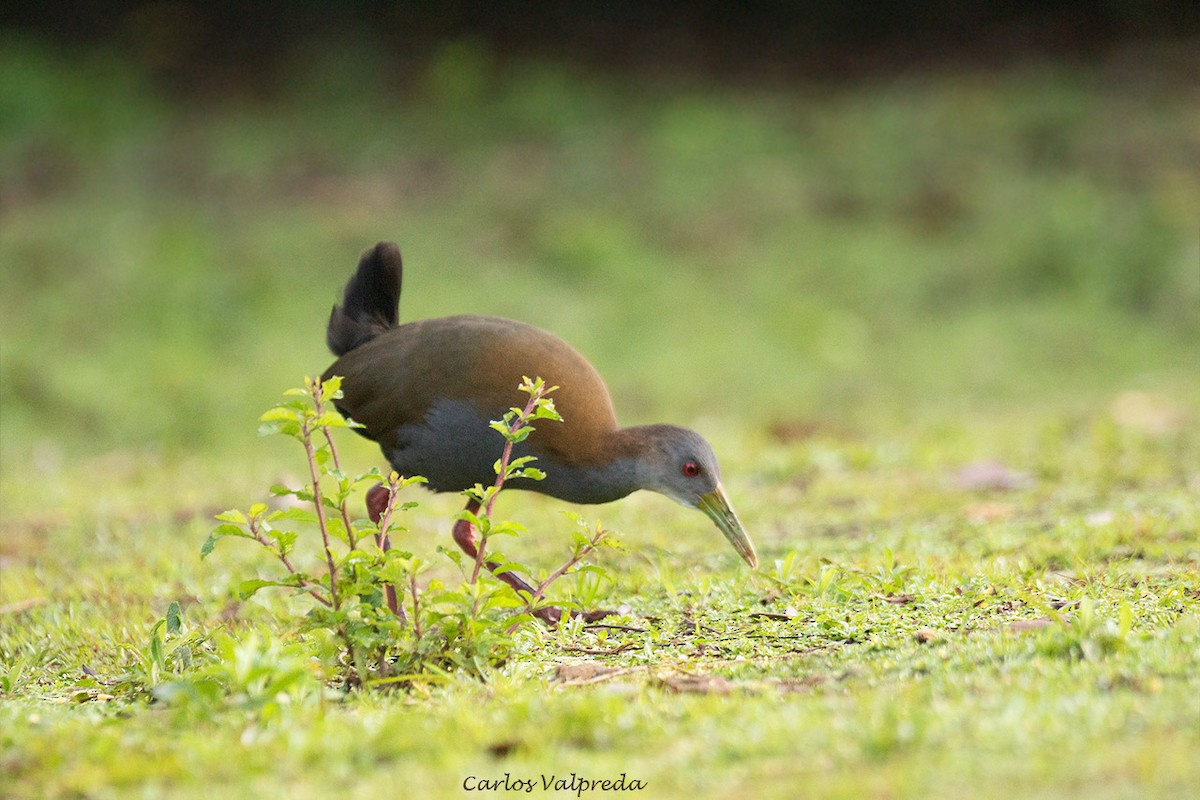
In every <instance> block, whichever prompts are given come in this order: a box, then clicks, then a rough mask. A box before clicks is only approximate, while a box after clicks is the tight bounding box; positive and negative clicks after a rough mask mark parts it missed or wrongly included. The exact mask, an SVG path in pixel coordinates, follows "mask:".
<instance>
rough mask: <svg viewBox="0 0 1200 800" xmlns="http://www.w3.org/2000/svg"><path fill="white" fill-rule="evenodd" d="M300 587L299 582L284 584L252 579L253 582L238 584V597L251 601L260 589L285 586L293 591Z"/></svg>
mask: <svg viewBox="0 0 1200 800" xmlns="http://www.w3.org/2000/svg"><path fill="white" fill-rule="evenodd" d="M298 585H299V583H298V582H296V581H292V582H283V581H265V580H261V579H258V578H255V579H252V580H248V581H242V582H241V583H239V584H238V595H239V596H240V597H241V599H243V600H249V599H250V598H251V597H252V596H254V594H255V593H256V592H257V591H258V590H259V589H264V588H266V587H268V586H283V587H286V588H292V589H294V588H296V587H297V586H298Z"/></svg>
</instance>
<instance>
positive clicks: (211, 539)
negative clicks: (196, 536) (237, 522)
mask: <svg viewBox="0 0 1200 800" xmlns="http://www.w3.org/2000/svg"><path fill="white" fill-rule="evenodd" d="M218 538H220V537H218V536H216V535H214V534H211V533H210V534H209V535H208V538H207V539H205V540H204V544H202V545H200V560H201V561H203V560H204V559H206V558H208V554H209V553H211V552H212V551H213V548H214V547H216V546H217V539H218Z"/></svg>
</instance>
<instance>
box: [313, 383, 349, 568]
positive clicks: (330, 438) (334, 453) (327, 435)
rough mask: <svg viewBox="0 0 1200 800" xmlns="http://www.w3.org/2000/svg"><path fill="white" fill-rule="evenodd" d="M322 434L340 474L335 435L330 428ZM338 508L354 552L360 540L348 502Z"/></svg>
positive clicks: (318, 411) (339, 504)
mask: <svg viewBox="0 0 1200 800" xmlns="http://www.w3.org/2000/svg"><path fill="white" fill-rule="evenodd" d="M317 413H318V414H320V413H321V403H320V402H319V401H318V403H317ZM321 433H322V434H324V436H325V443H326V444H328V445H329V457H330V458H331V459H332V460H333V468H334V469H335V470H337V471H338V472H341V471H342V463H341V461H339V460H338V452H337V448H336V447H334V446H333V435H332V434H331V433H330V432H329V428H322V429H321ZM338 508H339V509H340V510H341V512H342V524H344V525H345V526H346V538H347V539H348V540H349V542H350V549H351V550H354V549H355V548H357V547H358V540H356V539H355V538H354V527H353V526H352V525H351V524H350V509H348V508H347V507H346V501H345V500H343V501H342V502H340V503H338Z"/></svg>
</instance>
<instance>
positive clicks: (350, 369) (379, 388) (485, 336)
mask: <svg viewBox="0 0 1200 800" xmlns="http://www.w3.org/2000/svg"><path fill="white" fill-rule="evenodd" d="M402 280H403V262H402V259H401V255H400V249H399V247H398V246H397V245H396V244H395V243H392V242H380V243H378V244H376V245H375V246H374V247H372V248H370V249H368V250H367V251H366V252H364V253H363V255H362V257H361V259H360V260H359V263H358V269H357V270H356V271H355V273H354V275H353V276H352V277H351V278H350V280H349V282H347V284H346V286H345V290H344V291H343V294H342V300H341V302H340V303H338V304H335V305H334V307H333V310H332V312H331V313H330V316H329V323H328V326H327V328H326V343H327V345H328V347H329V349H330V350H331V351H332V353H333V354H334V355H335V356H337V360H335V361H334V362H333V364H332V365H330V367H329V368H328V369H327V370H326V371H325V373H324V374H323V376H322V380H328V379H329V378H330V377H332V376H340V377H341V379H342V383H341V391H342V397H341V398H340V399H338V400H336V407H337V409H338V411H339V412H341V414H342V415H343V416H345V417H348V418H350V419H352V420H353V421H354V422H355V423H357V424H358V425H359V426H360V427H356V428H354V430H355V431H356V432H358V433H359V434H361V435H363V436H365V437H367V438H368V439H370V440H372V441H374V442H376V443H377V444H378V445H379V447H380V450H381V451H382V453H383V456H384V457H385V458H386V459H387V461H388V462H389V463H390V464H391V466H392V468H393V469H395V470H396V472H397V473H399V474H401V475H405V476H415V475H420V476H422V477H424V478H425V479H426V484H425V485H426V488H428V489H431V490H433V491H435V492H462V491H464V490H467V489H470V488H472V487H474V486H475V485H476V484H481V485H483V486H489V485H491V484H492V483H493V482H494V481H495V478H496V471H495V465H496V462H497V460H498V459H499V458H500V455H501V452H502V450H503V448H504V444H505V439H504V437H503V436H502V435H501V434H500V433H499V432H498V431H496V430H494V429H493V428H491V427H490V425H489V423H490V422H491V421H493V420H499V419H501V418H502V417H503V415H504V414H505V413H506V412H507V411H508V410H509V409H510V408H512V407H514V406H520V405H524V402H523V400H524V399H525V398H523V397H522V396H521V393H520V391H519V389H518V387H519V385H520V384H521V382H522V380H523V378H524V377H525V376H531V377H540V378H542V379H543V380H544V381H545V382H546V385H548V386H557V387H558V388H557V389H556V390H555V393H554V395H553V400H554V406H555V408H556V410H557V411H558V413H559V415H560V416H561V417H562V422H561V423H547V424H543V425H539V426H538V428H537V430H536V432H534V433H533V435H532V436H530V437H528V438H527V439H525V440H524V441H523V442H521V443H519V444H518V445H516V447H515V449H514V452H513V456H514V457H519V456H526V455H530V456H534V457H535V458H536V459H537V461H536V462H535V463H534V465H535V466H536V467H537V468H538V469H539V470H540V471H541V472H543V473H544V475H545V477H544V479H542V480H533V479H516V480H513V481H510V482H507V483H506V484H505V487H506V488H516V489H525V490H532V491H535V492H539V493H541V494H545V495H549V496H551V497H556V498H559V499H561V500H565V501H568V502H571V503H578V504H593V503H607V502H610V501H613V500H619V499H621V498H623V497H625V496H627V495H629V494H632V493H633V492H635V491H638V490H649V491H652V492H657V493H659V494H661V495H665V496H666V497H668V498H670V499H672V500H675V501H676V502H678V503H680V504H682V505H684V506H686V507H689V508H694V509H698V510H700V511H702V512H703V513H704V514H705V515H707V516H708V517H709V518H710V519H711V520H712V522H713V523H715V524H716V527H717V528H718V529H719V530H720V531H721V533H723V534H724V535H725V538H726V539H728V540H729V543H730V544H731V545H733V548H734V550H736V551H737V553H738V554H739V555H740V556H741V557H742V558H743V559H744V560H745V561H746V563H747V564H749V565H750V567H752V568H756V567H757V566H758V555H757V554H756V552H755V549H754V545H753V543H752V542H751V540H750V538H749V536H748V535H747V534H746V531H745V528H744V527H743V525H742V522H741V520H740V519H739V517H738V515H737V513H736V512H735V511H734V509H733V506H732V505H731V504H730V502H729V499H728V497H727V495H726V493H725V489H724V487H723V485H722V483H721V468H720V464H719V463H718V461H717V457H716V455H715V454H714V453H713V449H712V447H711V446H710V445H709V443H708V442H707V441H705V439H704V438H703V437H702V436H701V435H700V434H698V433H696V432H695V431H693V430H690V429H688V428H683V427H679V426H677V425H668V424H654V425H637V426H631V427H622V426H620V425H619V424H618V422H617V417H616V413H615V411H614V407H613V402H612V398H611V396H610V395H609V391H608V388H607V387H606V386H605V383H604V381H603V379H602V378H601V377H600V375H599V373H598V372H597V371H596V369H595V367H593V366H592V365H591V363H589V362H588V360H587V359H586V358H584V357H583V356H582V355H581V354H580V353H579V352H577V351H576V350H575V349H574V348H572V347H571V346H570V345H568V344H567V343H566V342H564V341H563V340H562V339H560V338H559V337H557V336H555V335H553V334H551V333H549V332H547V331H545V330H542V329H540V328H537V327H535V326H533V325H529V324H526V323H523V322H517V321H514V320H510V319H504V318H501V317H492V316H477V315H456V316H448V317H439V318H434V319H423V320H417V321H413V322H406V323H404V324H401V323H400V321H399V305H400V290H401V284H402ZM376 489H379V490H382V487H376ZM384 502H386V495H385V496H384V497H383V498H382V502H381V499H380V496H379V495H378V494H377V495H375V496H374V498H373V497H372V496H371V495H370V493H369V494H368V498H367V504H368V508H371V507H372V505H373V504H374V507H375V509H374V510H373V511H372V515H373V516H375V515H377V513H378V511H379V509H380V507H381V506H382V504H383V503H384ZM467 510H468V511H470V512H472V513H474V512H477V511H478V510H479V505H478V503H477V502H476V501H475V500H471V501H470V502H468V504H467ZM453 536H454V540H455V542H456V543H457V544H458V546H459V547H460V548H461V549H462V550H463V552H464V553H466V554H467V556H468V557H470V558H475V557H476V554H477V552H478V551H477V549H476V543H477V541H478V538H477V535H476V532H475V530H474V528H473V526H472V524H471V523H470V522H469V521H467V520H465V519H459V520H458V521H457V522H456V523H455V526H454V531H453ZM494 566H495V565H489V567H490V568H494ZM498 577H500V578H501V579H502V580H504V581H505V582H507V583H509V584H510V585H511V586H513V588H514V589H517V590H519V591H526V592H530V594H532V589H531V587H530V586H529V585H528V584H527V583H526V582H525V581H523V580H522V579H521V578H520V577H519V576H517V575H516V574H514V573H513V572H511V571H501V572H500V573H499V575H498ZM551 613H552V614H554V613H557V612H556V611H555V610H553V609H552V610H551ZM556 620H557V616H555V617H554V618H553V619H552V620H550V621H556Z"/></svg>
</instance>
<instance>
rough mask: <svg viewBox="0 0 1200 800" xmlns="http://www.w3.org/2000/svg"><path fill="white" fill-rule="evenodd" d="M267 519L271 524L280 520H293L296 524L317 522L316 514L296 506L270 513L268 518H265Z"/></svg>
mask: <svg viewBox="0 0 1200 800" xmlns="http://www.w3.org/2000/svg"><path fill="white" fill-rule="evenodd" d="M267 519H268V520H270V521H271V522H274V521H275V520H280V519H290V520H295V521H296V522H308V523H312V522H316V521H317V515H316V512H314V511H312V510H310V509H307V508H300V507H298V506H292V507H291V508H285V509H282V510H279V511H272V512H271V515H270V516H269V517H267Z"/></svg>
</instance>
